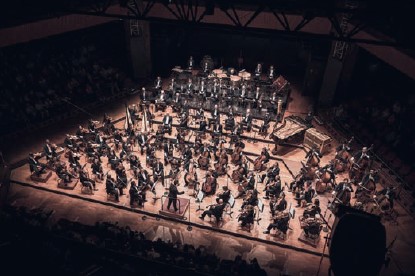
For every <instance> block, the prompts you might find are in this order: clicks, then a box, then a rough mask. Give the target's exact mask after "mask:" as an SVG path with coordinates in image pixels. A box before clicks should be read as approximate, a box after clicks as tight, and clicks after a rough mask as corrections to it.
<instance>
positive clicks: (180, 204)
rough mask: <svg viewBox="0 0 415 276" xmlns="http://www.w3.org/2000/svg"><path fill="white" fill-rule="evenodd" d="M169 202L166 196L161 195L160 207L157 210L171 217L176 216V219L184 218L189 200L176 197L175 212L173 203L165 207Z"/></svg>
mask: <svg viewBox="0 0 415 276" xmlns="http://www.w3.org/2000/svg"><path fill="white" fill-rule="evenodd" d="M168 203H169V198H168V197H166V196H163V197H162V199H161V209H160V211H159V214H160V215H163V216H167V217H172V218H178V219H185V216H186V211H187V209H188V208H189V205H190V200H189V199H187V198H181V197H178V198H177V202H176V205H177V212H175V211H174V208H173V203H172V204H171V206H170V209H167V205H168Z"/></svg>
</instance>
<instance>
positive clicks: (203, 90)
mask: <svg viewBox="0 0 415 276" xmlns="http://www.w3.org/2000/svg"><path fill="white" fill-rule="evenodd" d="M199 95H200V96H201V98H202V99H205V95H206V86H205V81H204V80H202V81H201V82H200V87H199Z"/></svg>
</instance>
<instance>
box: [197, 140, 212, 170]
mask: <svg viewBox="0 0 415 276" xmlns="http://www.w3.org/2000/svg"><path fill="white" fill-rule="evenodd" d="M209 161H210V152H209V150H208V148H207V145H205V146H204V151H203V153H202V155H201V156H200V157H199V159H198V160H197V162H198V164H199V168H201V169H202V170H207V169H208V168H209Z"/></svg>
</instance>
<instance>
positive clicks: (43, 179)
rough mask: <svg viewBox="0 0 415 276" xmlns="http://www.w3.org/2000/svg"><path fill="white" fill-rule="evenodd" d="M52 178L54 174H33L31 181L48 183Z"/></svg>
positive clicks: (47, 172)
mask: <svg viewBox="0 0 415 276" xmlns="http://www.w3.org/2000/svg"><path fill="white" fill-rule="evenodd" d="M51 176H52V172H51V171H46V172H45V173H42V174H40V175H36V174H31V175H30V179H31V180H32V181H35V182H41V183H46V182H47V181H48V180H49V178H50V177H51Z"/></svg>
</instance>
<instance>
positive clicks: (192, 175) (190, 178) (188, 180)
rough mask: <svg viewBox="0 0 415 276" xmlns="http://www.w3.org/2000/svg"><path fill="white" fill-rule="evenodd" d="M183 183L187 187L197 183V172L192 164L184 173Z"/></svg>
mask: <svg viewBox="0 0 415 276" xmlns="http://www.w3.org/2000/svg"><path fill="white" fill-rule="evenodd" d="M184 183H185V184H186V185H185V186H189V188H193V187H194V186H195V185H196V183H197V174H196V170H195V168H194V166H192V168H191V169H190V171H189V172H187V173H186V174H185V175H184Z"/></svg>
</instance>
